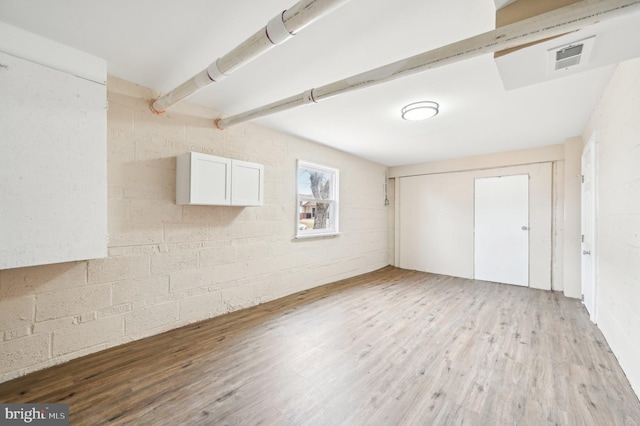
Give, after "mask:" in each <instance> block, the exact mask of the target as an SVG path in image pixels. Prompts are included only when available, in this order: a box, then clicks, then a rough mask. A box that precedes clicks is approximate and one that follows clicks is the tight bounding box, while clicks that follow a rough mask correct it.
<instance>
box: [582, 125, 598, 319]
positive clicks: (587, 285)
mask: <svg viewBox="0 0 640 426" xmlns="http://www.w3.org/2000/svg"><path fill="white" fill-rule="evenodd" d="M595 150H596V140H595V135H594V136H592V137H591V139H590V140H589V142H588V143H587V146H585V147H584V150H583V151H582V180H583V181H582V209H581V210H582V214H581V216H582V218H581V219H582V220H581V230H582V256H581V259H582V261H581V269H582V297H583V300H584V306H585V308H587V311H588V312H589V316H590V317H591V321H593V322H594V323H595V322H596V297H595V295H596V281H595V265H594V262H593V259H594V253H595V244H594V242H595V241H594V240H595V239H594V234H595V209H596V203H595V159H596V155H595Z"/></svg>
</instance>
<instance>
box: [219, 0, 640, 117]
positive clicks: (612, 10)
mask: <svg viewBox="0 0 640 426" xmlns="http://www.w3.org/2000/svg"><path fill="white" fill-rule="evenodd" d="M638 7H640V0H634V1H632V0H583V1H581V2H578V3H574V4H571V5H569V6H565V7H562V8H559V9H556V10H553V11H550V12H547V13H544V14H541V15H538V16H535V17H532V18H528V19H524V20H522V21H519V22H515V23H513V24H510V25H506V26H503V27H500V28H498V29H495V30H492V31H487V32H485V33H483V34H479V35H477V36H474V37H470V38H467V39H464V40H461V41H458V42H455V43H452V44H449V45H446V46H443V47H440V48H437V49H434V50H430V51H428V52H424V53H421V54H418V55H415V56H412V57H409V58H406V59H403V60H400V61H396V62H393V63H391V64H388V65H385V66H381V67H378V68H375V69H373V70H370V71H366V72H363V73H360V74H356V75H354V76H351V77H348V78H345V79H342V80H339V81H336V82H333V83H330V84H327V85H324V86H321V87H318V88H314V89H310V90H307V91H305V92H303V93H300V94H298V95H294V96H290V97H288V98H284V99H281V100H279V101H276V102H273V103H270V104H267V105H264V106H261V107H259V108H255V109H252V110H250V111H247V112H243V113H239V114H236V115H233V116H229V117H223V118H218V119H216V120H215V125H216V127H218V128H219V129H225V128H227V127H229V126H233V125H235V124H239V123H242V122H245V121H248V120H252V119H254V118H258V117H262V116H265V115H269V114H273V113H276V112H280V111H284V110H287V109H291V108H295V107H298V106H301V105H305V104H309V103H317V102H319V101H321V100H323V99H326V98H330V97H333V96H336V95H339V94H342V93H347V92H350V91H353V90H356V89H362V88H365V87H369V86H373V85H377V84H380V83H384V82H388V81H392V80H396V79H398V78H401V77H405V76H409V75H412V74H416V73H419V72H423V71H426V70H429V69H432V68H436V67H440V66H443V65H447V64H451V63H454V62H458V61H461V60H464V59H470V58H473V57H476V56H479V55H482V54H485V53H492V52H497V51H501V50H505V49H509V48H513V47H518V46H521V45H523V44H527V43H533V42H537V41H540V40H543V39H546V38H549V37H554V36H559V35H562V34H565V33H569V32H572V31H577V30H580V29H582V28H585V27H587V26H590V25H594V24H597V23H599V22H602V21H604V20H607V19H612V18H615V17H618V16H621V15H623V14H625V13H628V12H631V11H635V10H637V8H638Z"/></svg>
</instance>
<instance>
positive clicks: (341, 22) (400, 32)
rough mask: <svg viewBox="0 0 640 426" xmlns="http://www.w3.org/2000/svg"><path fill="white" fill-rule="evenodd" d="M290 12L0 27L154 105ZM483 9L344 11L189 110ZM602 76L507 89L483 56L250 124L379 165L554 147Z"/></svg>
mask: <svg viewBox="0 0 640 426" xmlns="http://www.w3.org/2000/svg"><path fill="white" fill-rule="evenodd" d="M295 1H296V0H260V1H256V0H234V1H221V0H185V1H181V2H176V1H169V0H136V1H131V0H110V1H96V0H93V1H88V0H56V1H50V0H0V20H1V21H4V22H6V23H8V24H11V25H14V26H17V27H20V28H23V29H25V30H27V31H31V32H33V33H36V34H39V35H42V36H45V37H48V38H51V39H53V40H55V41H58V42H61V43H64V44H67V45H70V46H73V47H76V48H78V49H80V50H83V51H86V52H88V53H91V54H94V55H97V56H100V57H103V58H106V59H107V61H108V69H109V73H110V74H111V75H114V76H117V77H120V78H123V79H126V80H129V81H132V82H134V83H137V84H140V85H142V86H146V87H149V88H152V89H155V90H158V91H160V92H162V93H165V92H167V91H169V90H171V89H173V88H174V87H176V86H177V85H179V84H180V83H182V82H183V81H185V80H186V79H188V78H190V77H191V76H193V75H194V74H196V73H197V72H199V71H201V70H202V69H204V68H206V67H207V65H209V63H211V62H213V61H214V60H215V59H216V58H218V57H220V56H223V55H224V54H226V53H227V52H228V51H229V50H231V49H232V48H234V47H235V46H236V45H238V44H239V43H240V42H242V41H244V40H245V39H246V38H247V37H249V36H250V35H252V34H253V33H255V32H256V31H258V30H259V29H260V28H262V27H264V25H265V24H266V23H267V21H268V20H269V19H271V18H272V17H273V16H275V15H276V14H278V13H279V12H281V11H282V10H284V9H287V8H289V7H291V6H292V5H293V4H294V3H295ZM495 1H496V3H494V0H458V1H455V2H449V1H445V0H395V1H393V2H390V1H386V0H351V1H350V2H349V3H347V4H346V5H345V6H342V7H341V8H340V9H338V10H336V11H335V12H333V13H331V14H329V15H327V16H325V17H323V18H322V19H320V20H319V21H317V22H315V23H313V24H312V25H310V26H308V27H306V28H304V29H303V30H302V31H300V32H299V34H298V35H296V36H295V37H293V38H292V39H290V40H289V41H287V42H286V43H284V44H282V45H280V46H276V47H275V48H274V49H272V50H271V51H269V52H267V53H266V54H264V55H263V56H261V57H259V58H258V59H256V60H255V61H253V62H251V63H250V64H248V65H246V66H245V67H243V68H241V69H239V70H237V71H236V72H235V73H233V74H232V75H231V76H230V77H228V78H227V79H225V80H223V81H221V82H219V83H214V84H212V85H210V86H208V87H207V88H205V89H203V90H201V91H200V92H198V93H196V94H194V95H193V96H192V97H190V98H189V101H191V102H194V103H198V104H202V105H205V106H208V107H211V108H213V109H215V110H217V111H221V112H222V115H224V116H228V115H232V114H235V113H239V112H243V111H245V110H248V109H251V108H254V107H258V106H261V105H264V104H267V103H269V102H273V101H275V100H279V99H281V98H284V97H288V96H290V95H294V94H297V93H300V92H303V91H305V90H307V89H311V88H313V87H318V86H322V85H325V84H327V83H330V82H333V81H335V80H338V79H342V78H345V77H348V76H350V75H353V74H357V73H360V72H363V71H367V70H369V69H372V68H375V67H378V66H381V65H385V64H387V63H390V62H393V61H396V60H399V59H402V58H405V57H408V56H411V55H414V54H417V53H421V52H424V51H427V50H431V49H433V48H436V47H440V46H443V45H445V44H448V43H451V42H455V41H458V40H460V39H463V38H467V37H471V36H474V35H477V34H479V33H481V32H485V31H489V30H492V29H493V28H494V23H495V8H496V4H499V5H502V4H505V3H507V2H508V1H505V0H495ZM626 19H627V21H628V20H629V19H633V20H634V21H632V22H631V26H630V28H631V29H630V30H629V31H631V34H628V33H625V34H624V37H627V38H626V40H627V44H628V45H631V46H633V47H634V48H636V47H640V42H639V40H640V13H634V15H633V16H632V17H631V18H629V17H627V18H626ZM614 26H615V25H614ZM605 29H606V28H605ZM565 37H569V38H570V37H574V35H570V36H565ZM575 37H576V39H580V38H584V37H580V36H579V35H575ZM569 42H570V40H569ZM555 44H557V42H556V43H555ZM550 47H555V45H554V46H550ZM623 47H624V46H623ZM595 53H597V45H596V47H595V48H594V54H595ZM633 55H636V56H637V54H635V53H633ZM608 63H609V64H611V63H612V62H611V61H609V62H608ZM613 67H614V65H606V64H605V63H598V64H597V67H594V68H592V69H588V70H587V71H584V72H580V73H573V74H570V75H564V76H558V78H555V77H554V78H552V79H548V78H546V77H545V79H543V80H540V81H537V80H536V79H533V80H531V81H529V82H527V84H524V85H522V84H521V85H520V86H521V87H518V88H515V89H512V90H508V91H507V90H505V89H504V86H503V81H502V79H501V74H500V71H499V68H498V66H497V65H496V61H494V59H493V56H492V55H486V56H482V57H478V58H475V59H471V60H466V61H463V62H458V63H456V64H453V65H448V66H446V67H443V68H438V69H433V70H430V71H427V72H425V73H422V74H418V75H414V76H411V77H407V78H404V79H401V80H396V81H393V82H390V83H386V84H383V85H379V86H376V87H372V88H369V89H364V90H361V91H357V92H352V93H349V94H345V95H342V96H337V97H334V98H331V99H327V100H324V101H323V102H321V103H318V104H315V105H307V106H304V107H301V108H297V109H293V110H289V111H285V112H281V113H278V114H273V115H271V116H267V117H263V118H261V119H258V120H255V121H256V122H257V123H259V124H262V125H264V126H267V127H271V128H274V129H277V130H280V131H283V132H286V133H290V134H294V135H298V136H300V137H303V138H305V139H308V140H312V141H315V142H319V143H322V144H326V145H330V146H333V147H336V148H338V149H341V150H343V151H347V152H350V153H353V154H355V155H358V156H360V157H363V158H367V159H370V160H373V161H376V162H379V163H382V164H385V165H388V166H395V165H405V164H412V163H418V162H425V161H435V160H442V159H446V158H454V157H461V156H469V155H477V154H483V153H490V152H499V151H507V150H514V149H521V148H530V147H536V146H544V145H552V144H557V143H562V142H563V141H564V139H566V138H568V137H572V136H576V135H580V134H581V133H582V131H583V129H584V127H585V126H586V124H587V121H588V119H589V117H590V115H591V113H592V111H593V109H594V107H595V105H596V103H597V101H598V99H599V97H600V95H601V93H602V91H603V89H604V87H605V85H606V83H607V81H608V79H609V78H610V76H611V73H612V71H613ZM418 100H433V101H437V102H439V103H440V105H441V112H440V114H439V115H438V116H436V117H435V118H433V119H431V120H427V121H424V122H406V121H403V120H401V119H400V114H399V112H400V108H401V107H402V106H403V105H405V104H407V103H410V102H414V101H418Z"/></svg>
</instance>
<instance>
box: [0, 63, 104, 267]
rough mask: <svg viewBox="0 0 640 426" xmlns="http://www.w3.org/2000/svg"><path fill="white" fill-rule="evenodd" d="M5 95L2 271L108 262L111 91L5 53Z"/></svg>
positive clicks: (0, 102) (0, 121)
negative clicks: (104, 259)
mask: <svg viewBox="0 0 640 426" xmlns="http://www.w3.org/2000/svg"><path fill="white" fill-rule="evenodd" d="M104 72H105V74H106V64H105V66H104ZM0 93H2V96H0V129H1V131H0V132H1V133H0V153H1V155H0V269H5V268H17V267H22V266H30V265H42V264H49V263H58V262H67V261H73V260H81V259H92V258H98V257H106V255H107V145H106V140H107V136H106V129H107V114H106V87H105V86H104V85H103V84H99V83H95V82H93V81H89V80H85V79H83V78H79V77H76V76H73V75H70V74H67V73H64V72H61V71H57V70H54V69H51V68H48V67H45V66H42V65H38V64H35V63H33V62H30V61H27V60H23V59H19V58H16V57H14V56H10V55H7V54H4V53H1V52H0Z"/></svg>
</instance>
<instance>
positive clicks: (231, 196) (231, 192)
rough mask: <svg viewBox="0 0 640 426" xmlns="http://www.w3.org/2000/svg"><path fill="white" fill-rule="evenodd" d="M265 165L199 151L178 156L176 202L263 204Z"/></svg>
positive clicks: (229, 204)
mask: <svg viewBox="0 0 640 426" xmlns="http://www.w3.org/2000/svg"><path fill="white" fill-rule="evenodd" d="M263 198H264V166H263V165H262V164H257V163H250V162H247V161H239V160H232V159H230V158H224V157H217V156H215V155H209V154H202V153H199V152H187V153H184V154H182V155H179V156H177V157H176V204H196V205H211V206H262V205H263V203H264V200H263Z"/></svg>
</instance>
